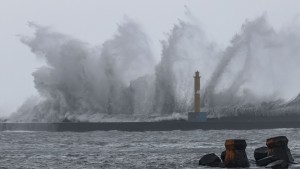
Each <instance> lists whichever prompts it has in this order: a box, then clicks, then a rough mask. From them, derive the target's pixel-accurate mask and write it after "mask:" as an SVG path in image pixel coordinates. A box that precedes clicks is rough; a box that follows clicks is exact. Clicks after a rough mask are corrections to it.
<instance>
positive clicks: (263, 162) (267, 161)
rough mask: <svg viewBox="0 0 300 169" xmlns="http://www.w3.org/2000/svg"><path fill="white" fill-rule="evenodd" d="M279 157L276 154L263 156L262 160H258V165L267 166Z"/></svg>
mask: <svg viewBox="0 0 300 169" xmlns="http://www.w3.org/2000/svg"><path fill="white" fill-rule="evenodd" d="M277 160H278V158H276V157H274V156H268V157H265V158H262V159H260V160H257V161H256V165H257V166H266V165H268V164H270V163H272V162H274V161H277Z"/></svg>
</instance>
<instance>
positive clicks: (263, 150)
mask: <svg viewBox="0 0 300 169" xmlns="http://www.w3.org/2000/svg"><path fill="white" fill-rule="evenodd" d="M267 156H268V147H260V148H257V149H255V150H254V158H255V160H256V161H257V160H260V159H262V158H265V157H267Z"/></svg>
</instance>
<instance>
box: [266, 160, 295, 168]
mask: <svg viewBox="0 0 300 169" xmlns="http://www.w3.org/2000/svg"><path fill="white" fill-rule="evenodd" d="M288 166H289V164H288V163H287V162H286V161H284V160H277V161H274V162H272V163H270V164H269V165H267V166H266V168H276V169H284V168H288Z"/></svg>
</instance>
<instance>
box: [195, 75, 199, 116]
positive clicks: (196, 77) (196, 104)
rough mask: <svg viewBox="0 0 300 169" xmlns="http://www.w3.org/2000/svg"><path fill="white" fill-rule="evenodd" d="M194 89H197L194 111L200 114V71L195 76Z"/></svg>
mask: <svg viewBox="0 0 300 169" xmlns="http://www.w3.org/2000/svg"><path fill="white" fill-rule="evenodd" d="M194 83H195V84H194V87H195V92H194V94H195V97H194V111H195V112H200V75H199V71H197V72H196V74H195V76H194Z"/></svg>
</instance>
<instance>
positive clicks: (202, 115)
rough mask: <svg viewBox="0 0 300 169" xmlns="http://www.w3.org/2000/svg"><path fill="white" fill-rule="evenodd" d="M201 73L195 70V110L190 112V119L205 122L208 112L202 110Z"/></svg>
mask: <svg viewBox="0 0 300 169" xmlns="http://www.w3.org/2000/svg"><path fill="white" fill-rule="evenodd" d="M200 77H201V76H200V73H199V71H196V72H195V76H194V112H189V113H188V121H190V122H205V121H206V112H201V111H200V110H201V104H200V103H201V102H200Z"/></svg>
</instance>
